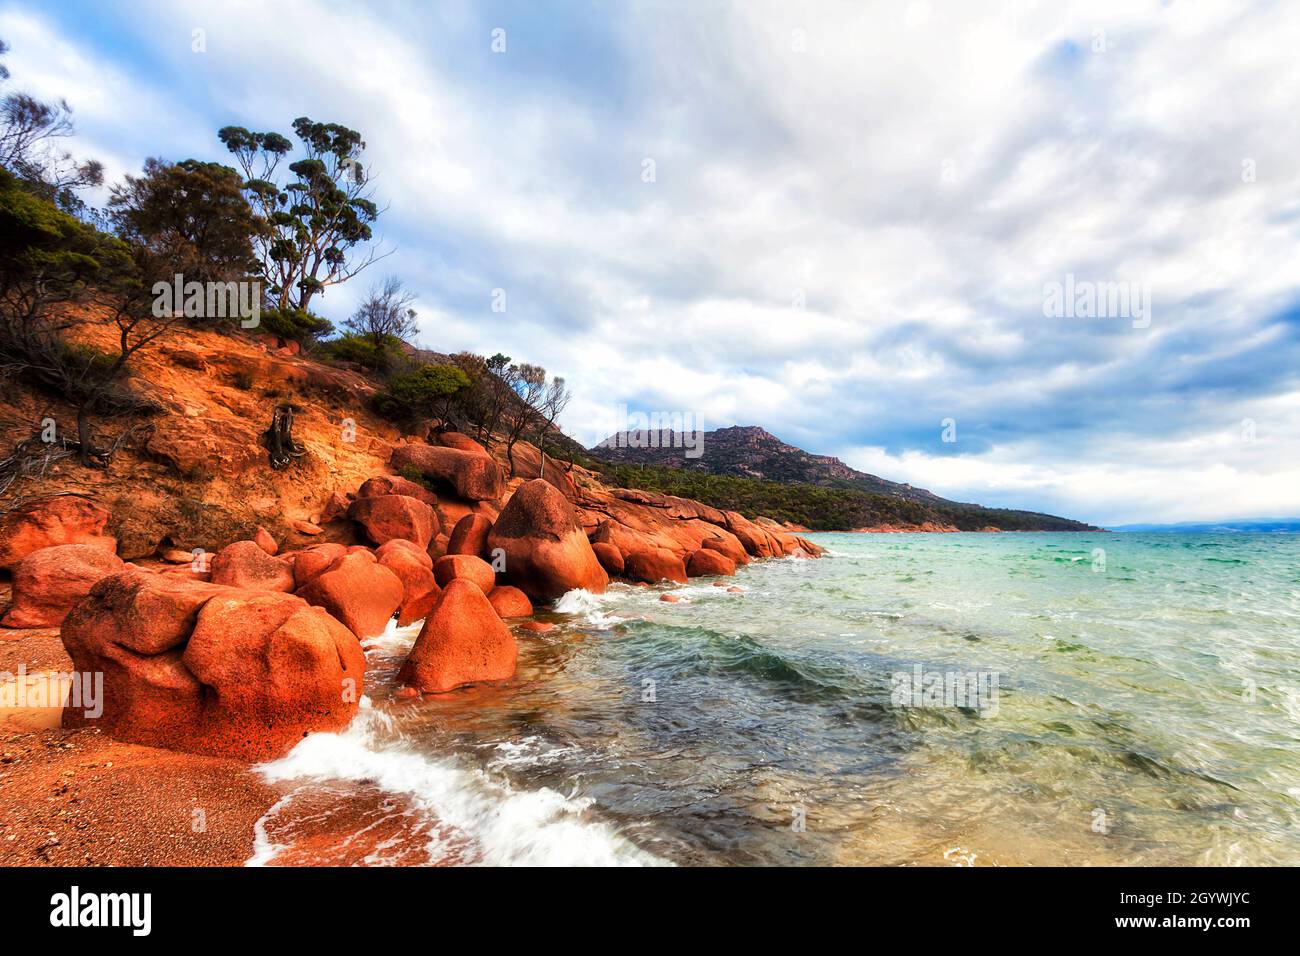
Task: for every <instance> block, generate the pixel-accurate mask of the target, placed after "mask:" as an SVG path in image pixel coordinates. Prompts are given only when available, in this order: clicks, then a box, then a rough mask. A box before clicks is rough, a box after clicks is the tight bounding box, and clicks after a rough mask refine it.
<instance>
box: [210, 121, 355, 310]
mask: <svg viewBox="0 0 1300 956" xmlns="http://www.w3.org/2000/svg"><path fill="white" fill-rule="evenodd" d="M293 131H294V133H295V135H297V137H298V139H299V141H300V142H301V143H302V147H303V152H304V154H305V155H304V156H303V157H302V158H301V159H298V160H296V161H294V162H292V163H289V165H288V166H287V171H288V173H289V175H288V176H284V175H282V174H281V173H280V171H279V167H280V163H281V161H282V160H283V159H284V158H285V157H286V156H287V155H288V153H289V152H290V151H291V149H292V144H291V143H290V142H289V140H288V139H286V138H285V137H284V136H281V135H280V134H279V133H274V132H269V133H256V132H251V131H249V130H246V129H244V128H243V127H240V126H227V127H224V128H223V129H221V130H220V131H218V133H217V136H218V137H219V138H220V140H221V142H222V143H224V144H225V146H226V148H227V149H229V150H230V152H231V153H232V154H233V155H234V156H235V159H236V161H237V162H238V164H239V167H240V169H241V170H242V171H243V173H244V194H245V196H246V197H247V199H248V202H249V204H250V205H251V206H252V208H253V211H254V213H255V214H256V216H257V218H258V220H259V221H260V223H261V224H262V226H263V227H264V229H263V231H262V232H261V233H260V234H259V236H258V237H257V238H256V239H255V240H254V246H255V252H256V255H257V258H258V261H259V262H260V264H261V272H262V277H263V280H264V281H265V283H266V292H267V295H268V296H270V297H271V300H272V301H273V302H274V303H275V304H276V305H277V306H278V307H280V308H283V309H306V308H307V307H308V306H309V304H310V302H311V300H312V297H313V296H315V295H316V294H317V293H318V292H321V291H322V290H324V289H325V288H326V287H327V286H331V285H336V284H338V283H340V282H345V281H347V280H348V279H350V278H351V277H352V276H354V275H356V274H357V273H358V272H360V271H361V270H362V269H364V268H365V267H366V266H367V265H369V264H370V263H371V262H373V261H375V259H376V258H377V256H376V255H375V254H374V253H373V252H371V253H370V254H369V255H367V256H364V257H362V258H361V259H360V260H359V261H354V260H352V259H351V258H350V257H351V255H352V253H353V251H354V250H355V249H356V248H357V247H359V246H363V245H364V244H366V243H368V242H369V241H370V240H371V238H372V235H373V234H372V231H371V224H372V223H374V221H375V220H376V219H378V218H379V208H378V207H377V206H376V205H375V203H374V202H373V201H372V200H371V199H370V197H369V195H368V194H367V193H366V192H365V176H364V172H363V167H362V165H361V161H360V157H361V154H362V152H363V151H364V150H365V145H366V144H365V143H364V142H363V141H362V139H361V134H360V133H358V132H357V131H356V130H352V129H348V128H347V127H346V126H341V125H339V124H338V123H318V122H315V121H313V120H311V119H308V118H307V117H305V116H303V117H299V118H298V119H296V120H294V121H293Z"/></svg>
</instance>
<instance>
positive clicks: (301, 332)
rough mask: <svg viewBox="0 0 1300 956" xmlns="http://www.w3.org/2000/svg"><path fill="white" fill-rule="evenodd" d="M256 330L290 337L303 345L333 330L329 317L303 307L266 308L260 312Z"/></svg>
mask: <svg viewBox="0 0 1300 956" xmlns="http://www.w3.org/2000/svg"><path fill="white" fill-rule="evenodd" d="M258 331H260V332H267V333H270V334H271V335H278V336H279V337H280V338H282V339H290V340H292V341H294V342H298V343H299V344H301V345H302V346H304V347H310V346H312V345H314V344H315V343H316V341H317V339H320V338H323V337H324V336H326V335H329V334H330V333H331V332H333V331H334V325H333V323H331V322H330V321H329V319H324V318H321V317H320V316H319V315H314V314H312V313H311V312H308V311H306V310H305V309H267V310H265V311H264V312H263V313H262V322H261V325H260V326H259V327H258Z"/></svg>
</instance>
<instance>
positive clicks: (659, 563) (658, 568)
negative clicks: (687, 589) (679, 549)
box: [623, 548, 686, 584]
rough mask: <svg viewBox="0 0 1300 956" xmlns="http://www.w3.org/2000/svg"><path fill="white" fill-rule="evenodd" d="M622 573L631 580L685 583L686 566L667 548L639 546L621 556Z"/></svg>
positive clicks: (652, 582) (650, 582)
mask: <svg viewBox="0 0 1300 956" xmlns="http://www.w3.org/2000/svg"><path fill="white" fill-rule="evenodd" d="M623 574H624V576H626V577H629V578H631V579H632V580H633V581H644V582H646V583H647V584H656V583H658V582H660V581H676V582H677V583H678V584H685V583H686V566H685V565H684V564H683V563H682V559H681V558H679V557H678V556H677V555H675V554H674V553H673V552H671V551H669V550H668V549H667V548H641V549H638V550H636V551H632V552H630V553H629V554H628V555H627V556H626V557H624V558H623Z"/></svg>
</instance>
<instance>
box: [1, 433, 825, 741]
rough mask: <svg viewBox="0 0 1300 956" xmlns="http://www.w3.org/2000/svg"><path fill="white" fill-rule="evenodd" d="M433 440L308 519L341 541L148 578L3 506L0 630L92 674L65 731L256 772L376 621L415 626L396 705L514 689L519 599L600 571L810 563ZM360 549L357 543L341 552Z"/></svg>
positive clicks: (716, 524) (742, 533) (110, 550)
mask: <svg viewBox="0 0 1300 956" xmlns="http://www.w3.org/2000/svg"><path fill="white" fill-rule="evenodd" d="M439 440H440V442H441V444H439V445H431V444H426V443H412V444H405V445H402V446H399V447H398V448H397V449H396V450H395V451H394V453H393V455H392V459H391V462H390V468H391V469H392V470H393V471H397V472H403V473H405V474H408V475H412V476H414V477H419V478H420V479H421V480H420V481H413V480H411V479H410V478H407V477H401V476H399V475H396V474H386V475H379V476H376V477H373V478H371V479H369V480H367V481H365V482H364V483H363V484H362V485H361V486H360V487H359V488H358V489H357V490H356V491H355V492H354V493H351V494H337V493H336V494H334V495H333V496H332V498H331V500H330V502H329V503H328V504H327V506H326V509H325V510H324V512H323V513H322V514H321V515H320V516H319V521H320V524H321V525H325V526H333V527H335V528H336V529H337V531H338V533H339V535H341V536H342V537H343V538H344V539H345V540H344V541H326V540H319V541H316V542H314V543H309V544H307V545H305V546H303V547H298V548H289V549H287V550H282V549H281V547H280V546H279V544H278V543H277V541H276V540H275V538H274V537H273V536H272V535H271V534H269V533H268V532H267V531H266V530H265V529H262V528H259V529H258V531H257V533H256V534H255V535H254V536H253V537H252V538H250V539H248V540H240V541H235V542H233V543H231V544H228V545H226V546H225V547H224V548H222V549H221V550H219V551H218V552H216V553H215V554H213V555H211V556H210V559H209V556H206V555H200V556H198V557H196V558H194V559H193V560H191V559H190V555H189V553H188V552H181V553H180V554H179V555H178V556H176V559H177V560H179V561H185V562H186V563H184V564H180V563H177V564H174V565H170V566H161V567H155V568H144V567H138V566H136V565H134V564H131V563H127V562H123V561H122V560H121V559H119V558H118V556H117V555H116V553H115V541H114V539H113V538H112V537H111V536H110V535H108V534H107V533H106V532H105V527H106V525H107V523H108V521H109V517H110V516H109V515H108V513H107V512H106V511H104V509H102V508H100V507H99V506H97V505H95V504H93V503H92V502H89V501H86V500H84V499H81V498H76V497H72V496H65V497H56V498H52V499H45V500H44V501H41V502H36V503H33V504H32V505H30V506H29V507H27V508H25V509H18V510H15V511H11V512H9V513H8V514H7V515H6V516H5V517H4V518H3V519H0V568H6V569H8V570H10V571H11V574H12V591H13V597H12V601H11V604H10V607H9V609H8V611H7V613H6V614H5V616H4V618H3V621H0V623H3V625H4V626H6V627H54V626H61V628H62V631H61V633H62V640H63V643H64V645H65V647H66V648H67V651H68V653H69V655H70V656H71V657H72V660H73V664H74V666H75V668H76V669H77V670H78V671H81V672H95V673H103V675H104V707H103V713H102V715H101V716H97V717H95V718H90V717H87V716H86V715H85V714H83V713H80V712H77V711H75V710H72V709H69V710H67V711H65V716H64V722H65V725H67V726H80V725H82V724H86V723H94V725H96V726H99V727H101V728H103V729H105V730H106V731H107V732H108V733H110V734H112V735H114V736H116V737H118V738H121V739H125V740H130V741H133V742H137V743H144V744H149V745H154V746H161V747H169V748H173V749H179V750H186V751H192V752H198V753H206V754H217V755H223V756H235V757H239V758H242V759H247V760H258V759H265V758H268V757H273V756H276V755H279V754H282V753H284V752H286V751H287V750H288V749H289V748H290V747H292V745H293V744H294V743H295V742H297V740H299V739H301V737H302V736H304V735H305V734H307V733H310V732H312V731H320V730H335V729H339V728H341V727H343V726H344V725H346V724H347V722H348V721H349V720H350V719H351V718H352V716H353V715H354V714H355V712H356V709H357V707H358V704H359V701H360V697H361V694H362V691H363V679H364V675H365V668H366V659H365V654H364V653H363V649H362V642H363V641H365V640H367V639H369V638H373V637H376V636H378V635H380V634H382V633H383V632H384V630H385V629H386V628H387V627H388V625H389V622H390V621H392V620H393V619H394V618H396V620H397V623H398V625H399V626H404V625H409V624H414V623H417V622H420V621H423V625H422V627H421V630H420V632H419V636H418V637H417V639H416V641H415V644H414V646H413V647H412V649H411V651H410V653H409V656H408V657H407V659H406V661H405V663H404V664H403V666H402V668H401V670H400V672H399V682H400V683H401V684H402V685H404V687H403V691H404V695H405V696H415V695H417V694H420V693H443V692H446V691H450V690H453V689H455V688H457V687H462V686H465V685H468V684H474V683H479V682H483V681H499V680H506V679H508V678H510V677H511V676H512V675H513V674H514V671H515V666H516V660H517V657H518V646H517V643H516V640H515V636H514V634H513V633H512V631H511V628H510V627H509V626H508V624H507V622H508V621H511V620H514V619H518V618H527V617H530V616H532V614H533V613H534V603H537V604H545V603H549V602H552V601H554V600H555V599H556V598H558V597H560V596H561V595H562V594H565V593H566V592H569V591H572V590H574V589H578V588H582V589H586V590H588V591H591V592H601V591H604V590H605V588H606V587H607V586H608V585H609V583H610V581H611V580H612V579H621V580H626V581H633V582H644V583H655V582H662V581H669V582H685V581H686V580H687V579H688V578H689V577H700V576H710V575H730V574H733V573H735V571H736V568H737V566H738V565H743V564H746V563H748V562H749V561H750V560H752V559H754V558H766V557H780V556H788V555H806V556H812V555H815V554H817V553H818V552H819V549H818V548H817V547H816V546H815V545H813V544H811V543H810V542H808V541H806V540H805V539H802V538H800V537H798V536H797V535H793V534H790V533H788V532H786V531H784V530H782V529H781V528H780V527H779V526H776V525H770V526H769V525H767V524H764V523H760V522H753V521H749V520H747V519H745V518H744V517H742V516H740V515H738V514H735V513H733V512H721V511H718V510H716V509H713V508H709V507H707V506H705V505H701V504H700V503H699V502H693V501H688V500H686V499H680V498H672V497H669V496H663V495H651V494H646V493H642V492H634V491H626V490H615V491H607V490H604V489H599V490H595V491H593V490H589V489H588V490H583V491H579V490H578V489H577V488H576V487H575V486H574V485H573V484H572V483H571V482H570V481H569V479H568V478H567V477H566V476H565V475H564V474H563V473H562V472H559V473H555V474H552V473H545V474H547V477H546V478H538V479H533V480H529V481H522V482H512V483H510V484H509V485H508V484H507V482H506V480H505V478H504V475H503V471H502V469H501V467H500V465H499V464H498V463H497V462H496V460H495V459H494V458H493V457H492V456H491V455H490V454H488V453H487V452H486V451H485V450H484V449H483V448H482V447H481V446H480V445H478V444H477V443H476V442H474V441H472V440H471V439H469V438H467V437H466V436H463V435H458V434H444V435H442V436H440V439H439ZM431 488H436V489H437V491H432V490H430V489H431ZM310 527H311V528H313V529H314V530H315V531H321V530H322V529H321V527H319V526H317V525H316V524H314V523H313V524H311V526H310ZM303 530H304V531H305V530H306V529H303ZM359 536H364V540H365V541H366V542H367V543H364V544H362V543H347V542H348V541H352V542H355V541H356V540H357V539H358V537H359ZM529 625H530V626H528V627H526V628H525V629H528V630H543V629H545V628H546V627H548V625H543V624H540V623H534V622H529Z"/></svg>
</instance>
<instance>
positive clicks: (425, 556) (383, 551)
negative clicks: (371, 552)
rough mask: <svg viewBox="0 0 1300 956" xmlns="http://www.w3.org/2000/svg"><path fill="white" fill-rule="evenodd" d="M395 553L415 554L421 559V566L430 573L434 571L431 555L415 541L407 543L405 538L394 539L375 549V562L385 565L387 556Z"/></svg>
mask: <svg viewBox="0 0 1300 956" xmlns="http://www.w3.org/2000/svg"><path fill="white" fill-rule="evenodd" d="M393 551H406V552H408V553H409V554H413V555H415V556H416V557H417V558H419V559H420V563H421V564H423V565H424V566H425V567H426V568H428V569H429V570H430V571H432V570H433V558H432V557H431V556H430V555H429V552H428V551H427V550H426V549H424V548H421V547H420V546H419V545H418V544H416V543H415V542H414V541H407V540H406V539H405V538H394V539H393V540H392V541H385V542H384V543H383V544H381V545H380V546H379V547H377V548H375V560H376V561H378V562H379V563H380V564H383V563H384V557H385V555H388V554H391V553H392V552H393Z"/></svg>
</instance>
